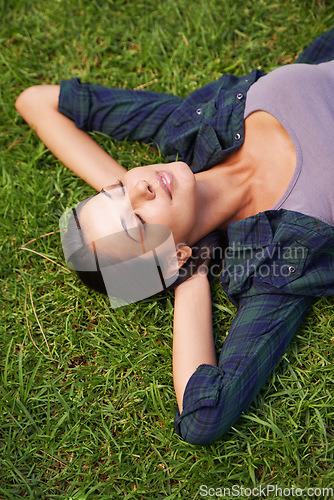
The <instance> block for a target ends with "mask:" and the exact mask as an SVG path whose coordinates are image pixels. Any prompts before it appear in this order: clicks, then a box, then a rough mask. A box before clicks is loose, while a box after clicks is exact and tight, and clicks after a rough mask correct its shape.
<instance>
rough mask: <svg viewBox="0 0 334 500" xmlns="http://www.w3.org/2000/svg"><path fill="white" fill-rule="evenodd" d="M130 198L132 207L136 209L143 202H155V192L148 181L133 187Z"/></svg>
mask: <svg viewBox="0 0 334 500" xmlns="http://www.w3.org/2000/svg"><path fill="white" fill-rule="evenodd" d="M129 196H130V200H131V203H132V206H133V208H135V206H136V205H138V203H140V202H141V201H146V200H148V201H149V200H153V199H154V198H155V192H154V190H153V188H152V186H151V185H150V184H149V183H148V182H147V181H139V182H137V183H136V184H135V185H134V186H133V188H132V190H131V191H130V193H129Z"/></svg>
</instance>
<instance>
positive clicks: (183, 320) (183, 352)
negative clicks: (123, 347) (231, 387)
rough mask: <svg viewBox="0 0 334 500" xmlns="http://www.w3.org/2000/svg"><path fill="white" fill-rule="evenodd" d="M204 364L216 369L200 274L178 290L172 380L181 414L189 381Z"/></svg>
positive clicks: (206, 292)
mask: <svg viewBox="0 0 334 500" xmlns="http://www.w3.org/2000/svg"><path fill="white" fill-rule="evenodd" d="M201 364H209V365H213V366H217V360H216V354H215V347H214V341H213V333H212V313H211V293H210V285H209V281H208V278H207V276H206V274H205V273H203V274H202V273H197V274H196V275H194V276H193V277H192V278H190V279H189V280H187V281H185V282H183V283H182V284H181V285H179V286H178V287H177V288H176V290H175V309H174V336H173V377H174V387H175V393H176V399H177V402H178V407H179V411H180V413H181V412H182V406H183V404H182V401H183V394H184V391H185V388H186V385H187V383H188V380H189V379H190V377H191V375H192V374H193V373H194V372H195V371H196V370H197V368H198V367H199V366H200V365H201Z"/></svg>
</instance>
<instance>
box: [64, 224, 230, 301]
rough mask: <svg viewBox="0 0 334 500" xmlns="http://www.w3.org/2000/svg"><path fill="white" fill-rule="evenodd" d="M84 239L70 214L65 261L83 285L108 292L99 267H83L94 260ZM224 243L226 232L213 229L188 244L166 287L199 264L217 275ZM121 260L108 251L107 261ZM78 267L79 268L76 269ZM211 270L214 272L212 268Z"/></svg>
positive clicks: (185, 277)
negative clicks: (175, 274) (187, 251)
mask: <svg viewBox="0 0 334 500" xmlns="http://www.w3.org/2000/svg"><path fill="white" fill-rule="evenodd" d="M83 243H84V242H83V237H82V234H81V231H78V230H77V223H76V220H75V216H74V215H71V216H70V217H69V219H68V222H67V231H66V233H65V234H64V235H63V245H65V246H66V248H67V249H73V253H71V255H70V257H69V258H68V264H69V265H70V266H71V267H72V268H73V269H75V270H76V273H77V275H78V276H79V278H80V279H81V281H82V282H83V283H84V284H85V285H86V286H88V287H89V288H90V289H92V290H96V291H97V292H100V293H103V294H106V295H107V290H106V287H105V284H104V280H103V276H102V273H101V271H100V269H98V270H95V271H85V270H82V269H85V268H86V269H89V268H92V266H91V265H90V263H91V262H92V261H94V260H95V256H94V251H93V246H92V245H85V244H83ZM226 247H227V236H226V233H225V232H223V231H219V230H216V231H213V232H211V233H209V234H208V235H206V236H204V237H203V238H202V239H201V240H199V241H198V242H197V243H196V245H193V246H192V247H191V249H192V255H191V256H190V257H189V259H188V260H187V262H186V263H185V264H184V265H183V266H182V267H181V268H180V269H179V275H178V278H177V279H176V280H175V281H174V282H173V283H172V284H171V285H170V286H168V287H167V288H166V289H165V291H168V290H173V289H174V288H176V287H177V286H178V285H180V284H181V283H183V282H184V281H186V280H187V279H189V278H191V277H192V276H193V275H194V274H195V273H196V272H197V270H198V269H199V267H200V266H202V265H205V266H206V267H207V273H208V276H209V278H212V277H217V276H218V274H219V273H220V271H221V270H222V267H223V264H224V262H223V261H224V251H225V248H226ZM108 259H109V256H108ZM120 262H122V260H121V259H120V258H118V257H116V256H114V255H110V264H112V263H114V264H116V263H120ZM86 264H87V265H86ZM80 268H81V270H78V269H80ZM213 270H214V272H212V271H213ZM152 296H154V294H152Z"/></svg>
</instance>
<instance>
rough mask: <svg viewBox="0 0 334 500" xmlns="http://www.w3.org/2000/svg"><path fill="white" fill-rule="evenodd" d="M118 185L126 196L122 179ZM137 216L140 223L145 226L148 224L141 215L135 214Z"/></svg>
mask: <svg viewBox="0 0 334 500" xmlns="http://www.w3.org/2000/svg"><path fill="white" fill-rule="evenodd" d="M117 184H118V185H119V187H121V188H122V192H123V194H125V189H124V184H123V182H122V181H121V180H120V179H118V181H117ZM135 216H136V217H137V218H138V219H139V220H140V222H141V223H142V224H143V225H145V224H146V222H145V221H144V219H143V218H142V217H141V216H140V215H139V214H135Z"/></svg>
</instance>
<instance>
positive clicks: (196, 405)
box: [59, 28, 334, 444]
mask: <svg viewBox="0 0 334 500" xmlns="http://www.w3.org/2000/svg"><path fill="white" fill-rule="evenodd" d="M331 59H334V28H333V29H331V30H330V31H328V32H326V33H324V34H323V35H321V36H320V37H318V38H317V39H316V40H315V41H314V42H313V43H312V44H311V45H310V46H309V47H308V48H307V49H306V50H305V51H304V52H303V53H302V54H301V55H300V56H299V58H298V59H297V60H296V62H297V63H301V62H303V63H309V64H317V63H320V62H324V61H328V60H331ZM263 75H264V73H263V72H261V71H259V70H254V71H252V72H251V73H250V74H249V75H247V76H243V77H235V76H231V75H223V76H222V77H221V78H219V79H218V80H217V81H215V82H212V83H210V84H208V85H206V86H205V87H202V88H201V89H199V90H196V91H195V92H193V93H192V94H190V95H189V96H188V97H186V98H181V97H177V96H172V95H169V94H160V93H156V92H148V91H134V90H121V89H110V88H105V87H101V86H96V85H91V84H89V83H88V84H82V83H81V82H80V80H78V79H73V80H69V81H64V82H62V83H61V93H60V99H59V111H61V113H63V114H64V115H65V116H67V117H69V118H70V119H72V120H73V121H74V122H75V123H76V125H77V127H78V128H81V129H83V130H86V131H94V130H96V131H101V132H103V133H105V134H108V135H110V136H112V137H114V138H115V139H118V140H122V139H124V138H125V137H129V138H130V139H133V140H140V141H144V142H147V143H148V142H151V143H153V144H156V145H157V146H158V147H159V149H160V151H161V152H162V154H163V155H165V156H167V157H168V160H169V161H173V160H175V158H176V157H178V159H179V160H182V161H185V162H186V163H188V164H189V165H190V166H191V168H192V170H193V172H199V171H202V170H206V169H208V168H210V167H211V166H213V165H215V164H217V163H218V162H220V161H222V160H223V158H224V157H225V156H226V155H227V154H229V153H231V152H233V151H234V150H236V149H237V148H239V147H240V146H241V144H242V143H243V139H244V104H245V98H246V95H247V90H248V88H249V87H250V85H252V83H254V82H255V81H256V80H257V79H258V78H260V77H261V76H263ZM333 98H334V94H333ZM228 239H229V247H228V249H227V251H226V254H225V267H224V269H223V271H222V274H221V276H220V281H221V284H222V287H223V289H224V291H225V292H226V294H227V295H228V297H229V298H230V299H231V300H232V301H233V302H234V303H236V304H237V305H238V313H237V315H236V317H235V319H234V321H233V323H232V326H231V329H230V332H229V334H228V336H227V338H226V340H225V342H224V345H223V348H222V351H221V354H220V357H219V363H218V366H217V367H215V366H211V365H201V366H199V367H198V369H197V370H196V372H195V373H194V374H193V375H192V376H191V378H190V380H189V382H188V384H187V387H186V390H185V394H184V400H183V411H182V413H181V415H180V414H179V412H178V411H177V413H176V418H175V427H176V431H177V433H178V434H179V435H181V436H182V437H183V438H184V439H185V440H187V441H188V442H190V443H194V444H209V443H212V442H213V441H215V440H217V439H219V438H220V437H221V436H222V435H223V434H224V433H225V432H227V431H228V430H229V429H230V427H231V426H232V425H234V424H235V422H236V421H237V419H238V418H239V416H240V414H241V412H242V411H244V410H245V409H246V408H247V406H248V405H249V403H250V402H251V401H252V400H253V398H254V397H255V395H256V394H257V392H258V391H259V390H260V389H261V387H262V385H263V384H264V382H265V381H266V379H267V378H268V376H269V374H270V373H271V371H272V370H273V368H274V367H275V365H276V363H277V362H278V360H279V359H280V357H281V356H282V354H283V353H284V351H285V349H286V347H287V345H288V344H289V342H290V340H291V338H292V337H293V335H294V333H295V332H296V330H297V328H298V326H299V324H300V322H301V321H302V319H303V317H304V315H305V313H306V311H307V309H308V308H309V307H310V305H311V303H312V300H313V298H314V297H316V296H321V295H334V228H333V227H332V226H329V225H327V224H325V223H324V222H322V221H320V220H318V219H315V218H312V217H309V216H306V215H303V214H300V213H297V212H292V211H288V210H277V211H267V212H261V213H259V214H257V215H255V216H253V217H249V218H246V219H243V220H241V221H238V222H234V223H232V224H230V225H229V227H228Z"/></svg>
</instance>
